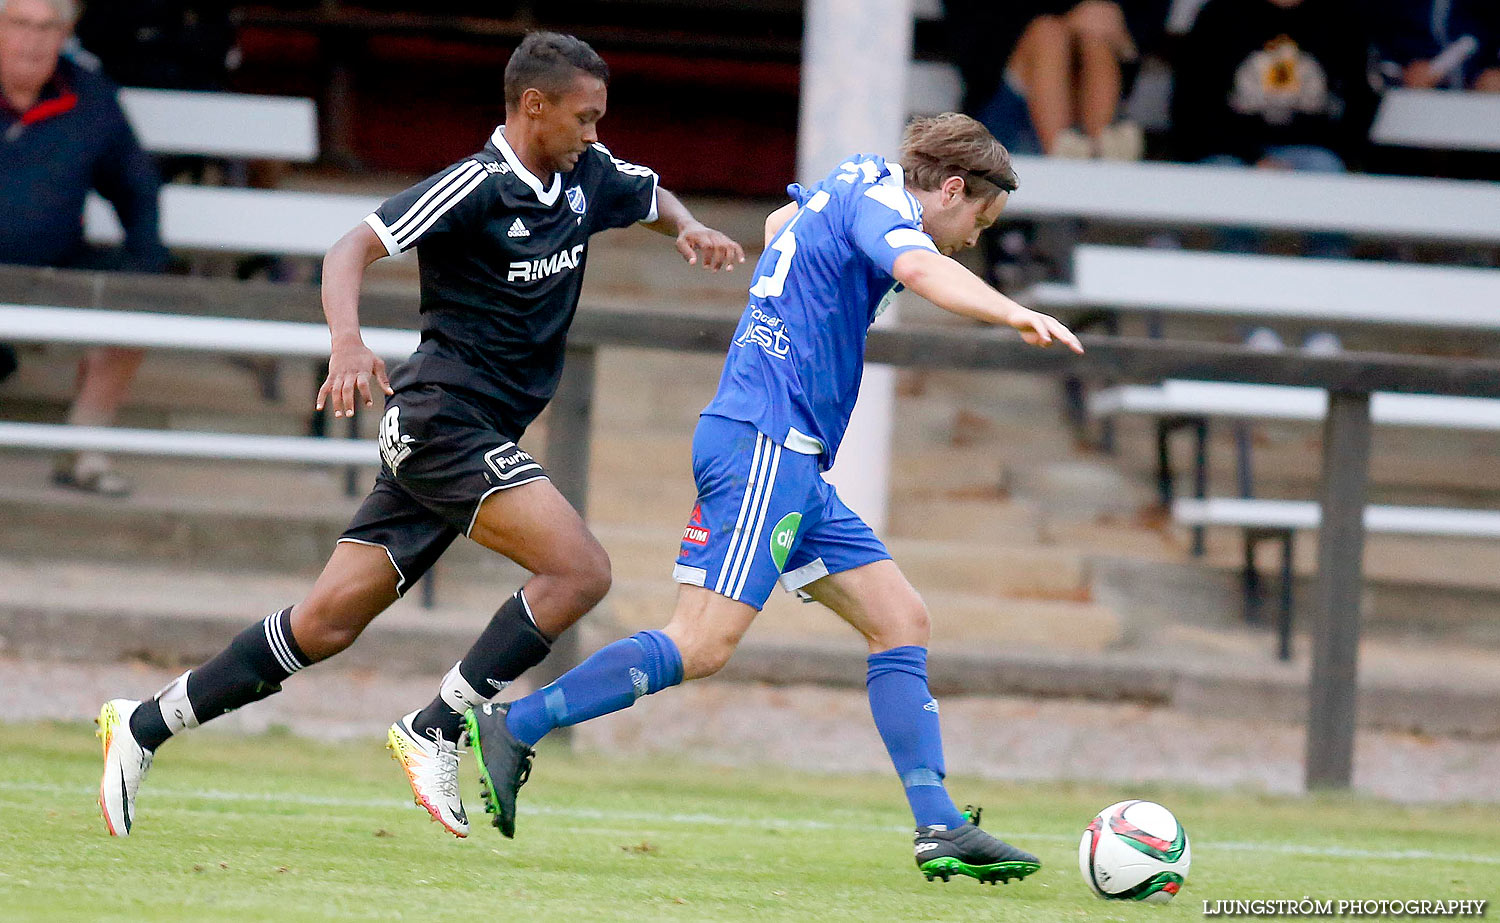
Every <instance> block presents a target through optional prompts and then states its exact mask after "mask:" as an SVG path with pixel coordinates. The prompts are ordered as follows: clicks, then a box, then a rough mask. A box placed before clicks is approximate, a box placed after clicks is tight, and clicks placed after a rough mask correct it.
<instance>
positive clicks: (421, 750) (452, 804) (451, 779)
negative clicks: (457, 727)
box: [385, 712, 469, 837]
mask: <svg viewBox="0 0 1500 923" xmlns="http://www.w3.org/2000/svg"><path fill="white" fill-rule="evenodd" d="M416 716H417V713H416V712H412V713H411V714H409V715H407V716H406V717H405V718H402V719H401V720H400V721H397V722H396V723H395V724H393V725H391V729H390V732H389V733H388V734H387V735H386V744H385V745H386V749H388V750H390V751H391V758H392V759H394V760H395V761H396V762H398V763H400V764H401V768H402V769H405V770H406V778H407V781H409V782H411V792H412V796H413V798H412V800H413V801H415V802H416V803H417V804H419V805H421V806H422V807H424V808H426V809H427V813H428V814H431V815H432V819H433V820H435V821H437V822H438V823H440V824H442V825H443V828H444V829H446V830H447V831H448V832H449V833H451V834H453V835H454V836H459V837H463V836H468V835H469V817H468V815H467V814H465V813H464V805H463V802H462V801H461V800H460V799H459V797H458V745H457V744H455V743H453V742H452V741H448V740H444V739H443V738H442V737H441V736H440V735H438V734H436V733H434V734H432V735H431V736H427V735H424V734H418V733H417V732H416V731H415V730H414V729H413V728H412V726H411V722H412V719H413V718H415V717H416Z"/></svg>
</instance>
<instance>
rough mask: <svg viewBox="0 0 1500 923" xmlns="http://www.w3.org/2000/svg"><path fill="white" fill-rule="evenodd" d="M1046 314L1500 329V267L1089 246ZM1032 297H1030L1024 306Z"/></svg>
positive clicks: (1036, 297)
mask: <svg viewBox="0 0 1500 923" xmlns="http://www.w3.org/2000/svg"><path fill="white" fill-rule="evenodd" d="M1073 260H1074V262H1073V271H1074V284H1073V286H1072V287H1071V288H1069V287H1062V286H1048V287H1046V288H1038V289H1037V290H1035V291H1033V292H1032V293H1031V295H1030V299H1029V303H1033V304H1035V305H1037V306H1040V307H1054V308H1056V307H1077V306H1081V305H1097V306H1101V307H1110V308H1118V309H1133V310H1149V311H1168V312H1176V313H1191V314H1223V315H1255V316H1257V317H1265V318H1274V317H1285V318H1303V319H1309V320H1318V321H1346V322H1351V323H1384V324H1399V325H1402V326H1409V327H1443V328H1454V329H1469V330H1497V329H1500V310H1497V306H1500V270H1494V269H1473V268H1469V267H1455V266H1428V265H1412V264H1392V263H1376V262H1370V261H1363V260H1327V259H1306V258H1301V257H1284V256H1258V255H1249V254H1237V253H1202V252H1190V251H1183V250H1156V249H1146V248H1135V247H1109V246H1097V245H1084V246H1080V247H1078V248H1076V249H1075V251H1074V256H1073ZM1023 300H1026V299H1023Z"/></svg>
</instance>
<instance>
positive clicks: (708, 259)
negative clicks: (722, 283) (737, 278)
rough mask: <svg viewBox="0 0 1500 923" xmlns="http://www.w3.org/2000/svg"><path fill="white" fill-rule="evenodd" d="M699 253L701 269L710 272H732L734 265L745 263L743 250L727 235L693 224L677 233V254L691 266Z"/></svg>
mask: <svg viewBox="0 0 1500 923" xmlns="http://www.w3.org/2000/svg"><path fill="white" fill-rule="evenodd" d="M700 251H701V252H702V254H703V268H705V269H707V270H709V271H711V272H718V271H719V270H720V269H723V270H724V271H725V272H732V271H733V270H734V265H735V264H736V263H743V262H745V251H744V249H743V248H742V247H740V245H739V244H737V243H735V242H734V241H733V240H731V239H730V238H729V235H727V234H724V233H723V232H721V231H715V230H714V229H713V228H710V227H705V226H704V225H702V224H698V223H696V222H695V223H693V224H691V225H689V226H687V227H685V228H683V229H682V231H681V232H679V233H678V235H677V252H678V253H681V254H682V258H683V259H685V260H687V261H688V265H690V266H691V265H694V264H696V263H697V262H698V254H699V252H700Z"/></svg>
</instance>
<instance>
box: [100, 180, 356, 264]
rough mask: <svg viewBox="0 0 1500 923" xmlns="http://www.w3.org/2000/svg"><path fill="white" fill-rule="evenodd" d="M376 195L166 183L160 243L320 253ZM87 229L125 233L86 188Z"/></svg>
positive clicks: (111, 239) (103, 234) (108, 236)
mask: <svg viewBox="0 0 1500 923" xmlns="http://www.w3.org/2000/svg"><path fill="white" fill-rule="evenodd" d="M381 201H382V200H381V199H379V198H376V197H373V196H359V195H342V194H336V193H322V192H293V191H287V190H279V189H227V188H223V187H219V186H190V185H186V184H182V183H169V184H167V185H165V186H163V187H162V191H161V236H162V242H163V243H164V244H166V245H167V247H168V248H171V249H183V250H212V251H223V252H229V253H274V254H278V255H283V256H322V255H323V253H324V252H325V251H326V250H327V249H328V248H329V247H330V246H332V245H333V243H334V241H336V240H338V239H339V238H340V237H342V236H343V235H344V234H345V233H346V232H347V231H348V230H349V229H350V228H352V227H354V226H355V225H357V224H359V223H360V222H361V221H363V220H364V218H365V216H366V215H368V214H370V212H372V211H374V210H375V209H376V207H378V206H379V205H380V203H381ZM84 230H85V234H86V236H87V237H88V239H89V241H90V242H91V243H96V244H99V243H103V244H113V243H119V242H120V240H121V239H122V234H121V231H120V222H119V221H118V219H117V218H116V217H115V213H114V209H112V208H110V206H109V204H108V203H106V202H105V201H104V200H103V199H101V198H99V197H98V196H96V195H93V194H90V196H89V200H88V204H87V207H86V208H85V211H84Z"/></svg>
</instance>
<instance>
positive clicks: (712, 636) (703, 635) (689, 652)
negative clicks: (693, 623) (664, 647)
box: [677, 632, 739, 679]
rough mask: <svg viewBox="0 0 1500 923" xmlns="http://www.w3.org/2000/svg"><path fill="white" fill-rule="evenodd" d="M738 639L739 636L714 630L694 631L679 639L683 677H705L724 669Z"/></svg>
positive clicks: (732, 654)
mask: <svg viewBox="0 0 1500 923" xmlns="http://www.w3.org/2000/svg"><path fill="white" fill-rule="evenodd" d="M738 641H739V639H738V638H731V637H726V636H724V635H722V634H718V633H714V632H693V633H692V634H690V635H689V636H687V637H686V638H682V639H680V640H678V641H677V646H678V650H679V652H681V654H682V677H683V679H703V678H704V677H706V676H713V675H714V674H715V673H717V672H719V671H720V670H722V669H724V665H725V664H726V663H728V662H729V658H730V657H732V656H734V649H735V647H736V646H737V645H738Z"/></svg>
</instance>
